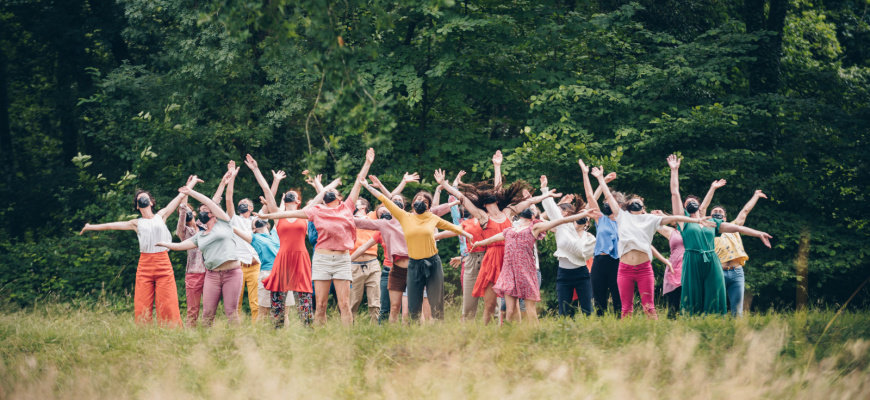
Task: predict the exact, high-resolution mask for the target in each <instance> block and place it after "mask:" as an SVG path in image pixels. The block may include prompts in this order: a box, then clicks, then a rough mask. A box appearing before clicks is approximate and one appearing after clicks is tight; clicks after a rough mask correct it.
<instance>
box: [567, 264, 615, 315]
mask: <svg viewBox="0 0 870 400" xmlns="http://www.w3.org/2000/svg"><path fill="white" fill-rule="evenodd" d="M618 271H619V259H618V258H613V257H611V256H608V255H606V254H599V255H597V256H595V258H594V259H593V260H592V298H593V299H594V300H595V310H596V312H597V313H598V316H602V315H604V312H605V311H607V298H608V297H610V299H611V300H612V301H613V310H614V313H615V314H616V317H617V318H619V316H620V315H621V314H622V301H621V300H620V299H619V286H617V285H616V273H617V272H618ZM577 295H578V296H579V293H578V294H577Z"/></svg>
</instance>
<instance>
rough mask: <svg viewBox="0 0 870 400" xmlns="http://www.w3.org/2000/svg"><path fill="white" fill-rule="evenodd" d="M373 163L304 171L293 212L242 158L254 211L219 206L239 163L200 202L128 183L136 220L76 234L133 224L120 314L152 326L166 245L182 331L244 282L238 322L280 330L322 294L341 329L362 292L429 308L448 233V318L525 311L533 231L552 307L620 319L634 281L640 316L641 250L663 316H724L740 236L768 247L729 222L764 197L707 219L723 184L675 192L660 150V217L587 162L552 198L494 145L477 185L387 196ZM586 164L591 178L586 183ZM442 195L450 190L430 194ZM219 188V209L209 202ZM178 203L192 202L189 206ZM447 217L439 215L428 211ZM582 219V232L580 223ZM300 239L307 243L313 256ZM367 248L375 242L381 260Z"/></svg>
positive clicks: (318, 309) (735, 285) (417, 313)
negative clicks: (551, 264) (551, 238)
mask: <svg viewBox="0 0 870 400" xmlns="http://www.w3.org/2000/svg"><path fill="white" fill-rule="evenodd" d="M374 160H375V152H374V150H373V149H368V151H367V153H366V159H365V162H364V164H363V167H362V169H361V170H360V172H359V174H358V175H357V179H356V180H355V182H354V184H353V187H352V189H351V190H350V191H349V192H348V193H347V195H346V196H343V195H342V194H341V193H340V192H339V190H338V186H339V185H341V183H342V182H341V180H340V179H336V180H334V181H332V182H331V183H329V184H328V185H326V186H323V185H322V183H321V176H320V175H316V176H313V175H311V174H309V173H308V171H305V172H304V174H306V176H307V182H308V183H309V184H311V185H312V186H314V188H315V190H316V192H317V195H316V197H314V198H313V199H311V200H310V201H308V202H307V203H306V205H305V206H304V207H303V202H302V196H301V190H298V189H290V190H287V191H284V192H283V193H282V194H281V195H280V196H278V194H279V186H280V182H281V180H283V179H284V178H285V177H286V175H285V174H284V173H283V172H282V171H278V172H275V171H272V175H273V181H272V183H271V184H269V182H267V180H266V178H265V177H264V176H263V174H262V172H261V171H260V169H259V167H258V164H257V162H256V160H254V158H253V157H251V156H250V155H248V156H247V158H246V160H245V165H246V166H247V167H248V168H249V169H250V170H251V171H252V172H253V174H254V177H255V178H256V181H257V183H258V184H259V186H260V187H261V189H262V191H263V195H262V196H260V197H259V200H260V203H262V207H261V209H260V210H259V211H258V212H255V211H254V208H255V207H254V202H253V201H252V200H251V199H250V198H244V199H241V200H240V201H239V202H238V203H234V199H233V195H234V193H233V192H234V183H235V179H236V176H237V175H238V173H239V170H240V168H241V167H236V165H235V162H233V161H230V162H229V164H228V165H227V172H226V174H225V175H224V176H223V178H222V180H221V182H220V184H219V186H218V189H217V191H216V192H215V194H214V195H213V196H212V197H211V198H209V197H207V196H205V195H203V194H202V193H199V192H197V191H196V190H195V186H196V184H197V183H199V182H202V180H200V179H199V178H197V177H196V176H190V177H189V178H188V180H187V183H186V184H185V185H184V186H183V187H181V188H179V189H178V192H179V194H178V195H177V196H176V197H175V198H174V199H173V200H172V201H171V202H170V203H169V204H168V205H167V206H166V207H165V208H163V209H160V210H157V206H156V199H155V198H154V196H153V195H152V194H151V193H150V192H148V191H144V190H137V191H136V193H135V194H134V196H133V206H134V209H135V210H136V211H138V212H139V214H140V217H139V218H137V219H134V220H129V221H120V222H113V223H107V224H99V225H91V224H86V225H85V227H84V228H83V229H82V231H81V233H82V234H83V233H84V232H86V231H91V230H94V231H97V230H133V231H135V232H136V233H137V235H138V238H139V249H140V253H141V255H140V258H139V264H138V268H137V271H136V284H135V289H134V309H135V318H136V321H137V322H149V321H151V319H152V314H153V310H154V309H155V308H156V314H157V319H158V320H159V321H160V322H161V323H165V324H170V325H176V326H180V325H182V320H181V315H180V308H179V304H178V293H177V290H176V284H175V276H174V273H173V268H172V264H171V263H170V259H169V256H168V250H175V251H187V271H186V274H185V290H186V297H187V318H186V323H185V324H186V325H187V326H196V323H197V320H198V318H199V312H200V306H201V307H202V318H203V322H204V325H206V326H210V325H211V324H212V323H213V321H214V318H215V314H216V312H217V308H218V305H219V303H220V301H221V300H223V305H224V312H225V314H226V316H227V318H228V320H229V321H231V322H235V323H237V322H238V321H239V318H240V314H241V313H240V310H241V306H242V299H243V295H244V293H243V292H244V290H245V288H247V290H248V299H249V302H250V309H251V318H252V320H253V321H257V320H258V319H265V318H266V315H267V314H271V317H272V318H273V320H274V323H275V325H276V327H280V326H283V324H284V322H285V309H286V306H295V307H296V308H297V309H298V316H299V318H300V320H301V322H302V324H303V325H310V324H312V323H318V324H323V323H325V322H326V308H327V305H328V299H329V295H330V294H333V295H334V297H335V301H336V304H337V306H338V310H339V314H340V316H341V321H342V322H343V323H344V324H346V325H350V324H353V321H354V316H355V315H356V314H357V311H358V308H359V307H360V305H361V303H362V299H363V297H364V296H365V297H367V299H368V310H369V313H370V318H371V319H372V320H376V321H379V322H386V321H389V322H390V323H396V322H398V321H399V319H400V316H402V315H403V313H404V314H405V315H407V316H408V317H409V318H410V319H412V320H414V319H418V318H421V316H422V318H424V319H425V318H431V319H443V317H444V272H443V269H442V263H441V256H440V255H439V254H438V247H437V246H436V241H438V240H442V239H446V238H449V237H453V236H458V237H459V241H460V246H459V247H460V248H459V252H460V255H459V256H458V257H453V258H452V259H451V260H450V265H451V266H453V267H454V268H459V267H461V268H462V271H461V276H462V279H461V281H462V317H461V318H462V320H463V321H469V320H474V319H475V318H476V314H477V310H478V308H479V300H480V299H481V298H482V299H483V303H484V304H483V321H484V323H487V324H488V323H490V322H492V321H493V320H494V316H495V315H496V314H498V315H499V316H500V317H501V318H502V320H503V321H520V320H526V321H531V322H534V321H537V318H538V317H537V307H536V304H537V302H539V301H540V300H541V298H540V287H541V273H540V263H539V257H540V255H539V254H538V251H537V246H536V243H537V241H538V240H541V239H543V238H544V237H545V236H546V235H547V233H548V232H553V233H554V235H555V240H556V251H555V252H554V253H553V256H554V257H556V258H557V259H558V270H557V274H556V276H557V277H556V297H557V302H558V312H559V314H560V315H563V316H570V317H573V316H574V314H575V312H576V310H577V309H579V310H580V311H581V312H583V313H584V314H586V315H590V314H592V313H593V312H596V313H597V314H598V315H603V314H604V313H605V312H606V310H607V308H608V304H613V307H614V311H615V312H617V315H619V316H621V317H626V316H628V315H630V314H632V312H633V309H634V298H635V289H637V292H638V293H639V295H640V300H641V304H642V306H643V309H644V311H645V313H646V314H647V316H648V317H650V318H656V310H655V303H654V297H655V296H654V293H653V292H654V282H655V278H654V275H653V269H652V264H651V261H652V259H653V258H654V257H655V258H658V259H659V260H661V261H662V262H663V263H664V264H665V265H666V268H665V273H664V285H663V288H664V289H663V294H664V297H665V298H666V299H667V303H668V310H669V314H670V315H671V316H673V315H676V313H677V312H680V311H682V312H684V313H687V314H699V313H712V314H725V313H727V309H728V307H729V306H730V308H731V312H732V313H734V314H735V315H742V311H743V293H744V284H743V276H744V275H743V269H742V268H743V266H744V264H745V262H746V260H748V256H747V255H746V252H745V251H744V249H743V243H742V239H741V234H743V235H748V236H755V237H758V238H760V239H761V240H762V241H763V242H764V244H765V245H766V246H768V247H770V242H769V239H770V238H771V236H770V235H768V234H767V233H764V232H760V231H757V230H754V229H750V228H747V227H745V226H743V224H744V222H745V220H746V216H747V215H748V213H749V212H750V211H751V210H752V208H753V207H754V206H755V203H756V202H757V200H758V199H759V198H765V195H764V194H763V193H762V192H761V191H756V193H755V195H754V196H753V197H752V199H751V200H750V201H749V203H747V204H746V206H745V207H744V208H743V210H742V211H741V212H740V214H739V216H738V217H737V218H736V219H735V220H733V221H732V222H730V223H729V222H726V221H727V219H726V211H725V208H724V207H722V206H715V207H713V208H712V210H711V211H712V213H711V215H710V216H707V215H706V210H707V208H708V207H709V205H710V203H711V201H712V198H713V194H714V192H715V190H716V189H718V188H721V187H722V186H724V185H725V183H726V182H725V181H724V180H720V181H716V182H713V185H711V188H710V191H709V192H708V193H707V195H706V197H705V198H704V200H703V201H701V200H700V199H699V198H698V197H696V196H691V195H690V196H687V197H686V198H683V197H681V195H680V190H679V166H680V160H679V158H677V157H676V156H674V155H671V156H670V157H668V165H669V166H670V169H671V185H670V189H671V206H672V210H671V215H668V214H666V213H664V212H662V211H659V210H656V211H653V212H651V213H648V212H647V211H646V208H645V206H644V199H643V198H642V197H640V196H637V195H625V194H622V193H619V192H615V191H611V190H610V188H609V187H608V184H609V183H610V182H612V181H613V180H614V179H616V174H615V173H610V174H608V175H605V174H604V171H603V170H602V168H600V167H599V168H591V170H590V168H588V167H587V166H586V165H585V163H584V162H583V161H582V160H580V161H579V167H580V172H581V175H582V179H583V187H584V193H583V195H579V194H578V195H571V194H569V195H566V196H562V195H561V194H559V193H556V190H554V189H551V188H550V187H549V182H548V180H547V177H546V176H541V179H540V184H541V186H540V192H541V194H540V195H538V196H532V194H531V193H530V190H531V189H532V188H531V186H530V185H529V184H528V183H526V182H524V181H517V182H513V183H511V184H504V183H503V182H502V175H501V162H502V154H501V152H496V154H495V156H493V160H492V161H493V165H494V169H495V175H494V179H493V180H492V181H483V182H477V183H473V184H466V183H463V182H462V177H463V175H464V174H465V172H464V171H462V172H460V173H459V174H458V175H457V176H456V178H455V179H454V180H453V182H452V183H451V182H448V181H447V179H446V176H445V172H444V171H442V170H437V171H435V174H434V177H435V180H436V181H437V183H438V187H437V189H436V191H435V194H434V195H433V194H432V193H429V192H426V191H420V192H418V193H416V194H415V195H414V197H413V198H412V199H411V200H410V201H408V200H407V199H406V198H405V197H404V196H403V195H402V190H403V189H404V187H405V185H406V184H407V183H409V182H414V181H419V176H418V175H417V174H416V173H415V174H405V176H404V178H403V179H402V181H401V182H400V184H399V186H398V187H397V188H395V189H394V190H393V191H388V190H387V188H386V187H385V186H384V185H383V184H382V183H381V182H380V180H379V179H378V178H377V177H376V176H374V175H368V172H369V169H370V167H371V165H372V163H373V162H374ZM590 175H591V176H592V177H593V178H595V179H596V180H597V182H598V188H597V189H596V190H595V191H594V192H593V190H592V183H591V178H590ZM363 188H364V189H365V190H366V191H367V192H369V193H370V194H371V195H372V196H373V198H375V199H377V202H378V203H377V205H376V206H375V207H372V206H371V203H370V202H369V201H368V200H366V199H365V198H363V197H360V192H361V190H362V189H363ZM442 190H443V191H446V192H447V193H448V194H449V195H450V196H449V199H448V202H447V203H444V204H442V203H441V191H442ZM602 194H603V195H604V200H603V203H602V204H601V206H600V207H599V204H598V200H599V198H600V197H601V195H602ZM276 196H278V200H279V201H280V203H279V202H278V201H276ZM222 197H225V201H226V209H223V208H222V207H221V206H220V203H221V198H222ZM584 197H585V200H584ZM188 198H193V199H194V200H196V201H197V202H199V206H198V207H197V212H196V213H194V211H193V210H194V208H193V207H191V206H190V205H189V204H188ZM557 198H561V199H560V200H559V202H558V203H557V202H556V199H557ZM538 204H540V205H541V207H542V208H543V212H541V211H540V210H538V208H537V206H536V205H538ZM175 210H178V226H177V229H176V235H177V236H178V237H179V239H180V242H173V241H172V236H171V233H170V231H169V229H168V228H167V225H166V219H167V218H168V216H169V215H170V214H171V213H172V212H173V211H175ZM448 213H450V214H451V219H452V222H448V221H447V220H445V219H443V218H442V216H444V215H446V214H448ZM272 221H274V227H272V223H271V222H272ZM593 223H594V224H595V226H596V235H592V234H591V233H589V232H588V229H589V227H590V226H591V225H592V224H593ZM656 232H658V233H659V234H661V235H663V236H664V237H665V238H667V239H668V240H669V244H670V257H669V258H664V257H663V256H662V255H661V254H660V253H659V252H658V251H657V250H656V249H655V248H654V247H653V246H652V241H653V237H654V235H655V234H656ZM306 240H308V241H309V242H310V243H312V245H313V248H314V255H313V257H312V256H311V255H310V254H309V252H308V247H307V245H306ZM378 246H380V247H382V248H383V265H381V264H380V262H379V257H378ZM499 303H500V304H499ZM499 306H501V307H499ZM593 307H594V308H593ZM500 311H504V312H500ZM402 319H403V320H404V319H405V318H402Z"/></svg>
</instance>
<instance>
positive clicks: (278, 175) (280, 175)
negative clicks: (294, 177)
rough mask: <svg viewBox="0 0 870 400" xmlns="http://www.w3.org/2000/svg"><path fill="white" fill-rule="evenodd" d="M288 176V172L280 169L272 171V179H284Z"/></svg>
mask: <svg viewBox="0 0 870 400" xmlns="http://www.w3.org/2000/svg"><path fill="white" fill-rule="evenodd" d="M286 177H287V174H286V173H285V172H284V171H278V172H275V171H272V179H274V180H276V181H281V180H284V178H286Z"/></svg>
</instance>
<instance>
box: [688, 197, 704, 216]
mask: <svg viewBox="0 0 870 400" xmlns="http://www.w3.org/2000/svg"><path fill="white" fill-rule="evenodd" d="M699 208H701V205H700V204H698V202H697V201H695V200H692V201H690V202H688V203H686V211H688V212H689V214H694V213H696V212H698V209H699Z"/></svg>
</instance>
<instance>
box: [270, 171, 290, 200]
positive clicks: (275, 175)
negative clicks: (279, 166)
mask: <svg viewBox="0 0 870 400" xmlns="http://www.w3.org/2000/svg"><path fill="white" fill-rule="evenodd" d="M286 177H287V174H286V173H284V171H278V172H275V171H272V187H270V188H269V191H270V192H272V198H274V197H275V196H276V195H278V187H280V186H281V181H282V180H284V178H286Z"/></svg>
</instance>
